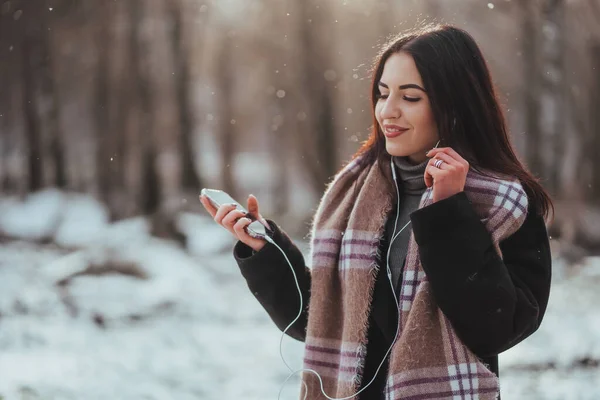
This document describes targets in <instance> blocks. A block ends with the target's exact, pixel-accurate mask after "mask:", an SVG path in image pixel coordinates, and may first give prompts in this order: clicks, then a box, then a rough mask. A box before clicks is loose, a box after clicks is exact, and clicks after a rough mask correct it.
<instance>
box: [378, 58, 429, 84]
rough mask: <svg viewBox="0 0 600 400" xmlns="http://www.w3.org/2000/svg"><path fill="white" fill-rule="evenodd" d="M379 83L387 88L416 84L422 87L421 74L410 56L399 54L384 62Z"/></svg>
mask: <svg viewBox="0 0 600 400" xmlns="http://www.w3.org/2000/svg"><path fill="white" fill-rule="evenodd" d="M380 82H383V83H385V84H386V85H387V86H388V87H391V86H394V87H398V86H402V85H406V84H411V83H412V84H417V85H419V86H423V81H422V80H421V74H419V70H418V69H417V66H416V64H415V61H414V59H413V58H412V56H411V55H410V54H407V53H404V52H400V53H394V54H392V55H391V56H390V57H389V58H388V59H387V60H386V62H385V65H384V67H383V74H382V75H381V79H380Z"/></svg>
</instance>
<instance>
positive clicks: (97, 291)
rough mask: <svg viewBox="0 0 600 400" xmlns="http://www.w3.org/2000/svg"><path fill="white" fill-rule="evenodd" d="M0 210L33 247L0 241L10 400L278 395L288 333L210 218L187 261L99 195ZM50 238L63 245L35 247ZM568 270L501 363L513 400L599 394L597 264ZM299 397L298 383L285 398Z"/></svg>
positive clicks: (1, 223) (0, 317)
mask: <svg viewBox="0 0 600 400" xmlns="http://www.w3.org/2000/svg"><path fill="white" fill-rule="evenodd" d="M67 211H68V212H67ZM0 212H1V213H0V231H1V232H4V233H5V234H10V236H11V237H13V238H20V239H22V240H13V241H8V242H4V243H0V399H4V400H9V399H10V400H12V399H26V398H27V399H86V400H87V399H90V400H94V399H107V398H110V399H117V400H118V399H127V400H130V399H171V398H172V399H184V400H185V399H230V398H240V399H250V400H252V399H275V398H277V394H278V392H279V389H280V387H281V385H282V383H283V382H284V380H285V379H286V377H287V376H288V373H289V372H288V370H287V368H286V367H285V364H284V363H283V362H282V360H281V359H280V355H279V339H280V335H281V332H280V331H279V330H278V329H277V328H276V327H275V325H274V324H273V323H272V321H271V320H270V319H269V317H268V315H267V314H266V312H265V311H264V310H263V309H262V307H261V306H260V304H259V303H258V302H257V301H256V300H255V299H254V297H253V296H252V294H251V293H250V291H249V290H248V288H247V286H246V283H245V281H244V280H243V278H242V277H241V276H240V273H239V270H238V267H237V265H236V264H235V261H234V259H233V257H232V254H231V249H232V246H233V244H234V241H233V240H232V238H231V236H230V235H229V234H228V232H226V231H225V230H224V229H222V228H220V227H218V226H216V225H215V224H214V222H213V221H212V219H210V218H209V217H207V216H206V215H204V214H202V215H195V214H182V215H180V218H179V220H178V227H179V229H181V231H182V232H183V233H184V234H185V235H186V236H187V242H188V245H189V249H188V250H187V251H186V250H184V249H182V248H180V247H178V246H177V245H176V244H175V243H172V242H169V241H165V240H159V239H156V238H153V237H151V236H150V235H149V226H148V222H147V221H146V220H145V219H144V218H133V219H129V220H124V221H120V222H118V223H112V224H110V223H108V219H107V215H106V212H105V210H104V209H103V207H101V206H99V205H98V203H96V202H95V201H94V200H93V199H91V198H89V197H88V198H86V197H79V196H74V195H68V194H62V193H59V192H54V191H46V192H42V193H39V194H36V195H33V196H32V197H30V198H27V199H26V200H25V201H24V202H23V203H20V202H19V201H17V200H15V199H0ZM7 213H8V214H7ZM48 237H51V238H53V239H54V242H56V243H59V244H60V246H57V245H54V244H39V243H32V242H31V240H37V239H39V238H48ZM25 239H27V240H29V241H25ZM296 242H297V244H298V245H299V247H300V248H301V249H302V251H303V252H304V253H305V254H306V253H307V252H308V246H307V243H306V242H304V241H302V240H296ZM67 249H69V250H67ZM563 264H564V263H562V262H561V260H559V259H557V260H555V270H556V272H557V273H556V274H554V278H553V279H554V281H553V286H552V291H551V298H550V303H549V306H548V310H547V312H546V316H545V318H544V322H543V323H542V326H541V327H540V328H539V330H538V331H537V332H536V333H534V334H533V335H532V336H531V337H530V338H528V339H527V340H525V341H524V342H523V343H521V344H519V345H517V346H516V347H514V348H513V349H510V350H508V351H507V352H505V353H503V354H502V355H501V356H500V375H501V385H502V399H503V400H511V399H512V400H520V399H528V400H529V399H533V400H535V399H540V400H541V399H544V400H546V399H549V400H553V399H556V400H559V399H560V400H565V399H567V400H569V399H590V400H591V399H598V398H600V385H599V384H598V383H599V382H600V370H599V368H598V367H594V366H589V367H583V366H581V361H582V360H584V359H586V358H587V359H591V360H600V309H599V308H598V307H597V304H600V292H599V291H598V290H597V287H598V284H599V283H600V258H599V257H589V258H586V259H584V261H583V262H582V263H581V264H580V265H578V266H577V267H572V268H566V267H565V266H564V265H563ZM283 354H284V357H285V359H286V361H287V362H288V363H290V364H291V366H292V367H293V368H301V364H302V363H301V359H302V354H303V344H302V343H299V342H297V341H295V340H293V339H291V338H289V337H286V338H285V339H284V342H283ZM299 388H300V384H299V375H296V376H294V378H293V379H291V380H290V382H288V384H287V385H286V386H285V388H284V390H283V393H282V397H281V398H282V399H284V400H287V399H297V398H298V393H299Z"/></svg>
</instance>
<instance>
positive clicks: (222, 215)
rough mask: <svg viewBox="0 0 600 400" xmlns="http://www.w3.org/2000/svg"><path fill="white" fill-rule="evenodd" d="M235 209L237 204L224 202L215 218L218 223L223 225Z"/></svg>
mask: <svg viewBox="0 0 600 400" xmlns="http://www.w3.org/2000/svg"><path fill="white" fill-rule="evenodd" d="M235 209H236V206H235V205H234V204H223V205H222V206H221V207H219V209H218V210H217V213H216V214H215V216H214V217H213V219H214V220H215V222H216V223H217V224H219V225H223V219H224V218H225V217H226V216H227V214H229V213H230V212H231V211H233V210H235ZM223 226H224V225H223Z"/></svg>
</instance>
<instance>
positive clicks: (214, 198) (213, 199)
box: [200, 188, 267, 239]
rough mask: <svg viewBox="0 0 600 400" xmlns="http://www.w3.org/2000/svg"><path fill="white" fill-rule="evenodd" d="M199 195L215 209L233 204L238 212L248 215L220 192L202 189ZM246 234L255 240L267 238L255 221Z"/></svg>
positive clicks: (263, 229)
mask: <svg viewBox="0 0 600 400" xmlns="http://www.w3.org/2000/svg"><path fill="white" fill-rule="evenodd" d="M200 194H201V195H203V196H206V198H207V199H208V201H210V203H211V204H212V205H213V206H214V207H215V208H219V207H220V206H221V205H223V204H235V205H236V208H237V209H238V210H240V211H243V212H245V213H246V214H248V210H246V209H245V208H244V206H242V205H241V204H240V203H238V202H237V201H235V200H234V199H233V197H231V196H230V195H229V194H227V193H226V192H224V191H222V190H216V189H207V188H204V189H202V191H201V192H200ZM247 216H248V218H252V216H251V215H249V214H248V215H247ZM246 232H248V235H250V236H252V237H253V238H256V239H265V237H266V236H267V230H266V227H265V226H264V225H263V224H261V223H260V222H258V221H256V220H254V221H252V223H251V224H250V225H248V226H247V227H246Z"/></svg>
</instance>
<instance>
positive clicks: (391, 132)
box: [383, 127, 408, 139]
mask: <svg viewBox="0 0 600 400" xmlns="http://www.w3.org/2000/svg"><path fill="white" fill-rule="evenodd" d="M407 130H408V129H406V128H390V129H388V127H385V128H384V130H383V134H384V135H385V137H387V138H390V139H391V138H395V137H396V136H400V135H402V134H403V133H404V132H406V131H407Z"/></svg>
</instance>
